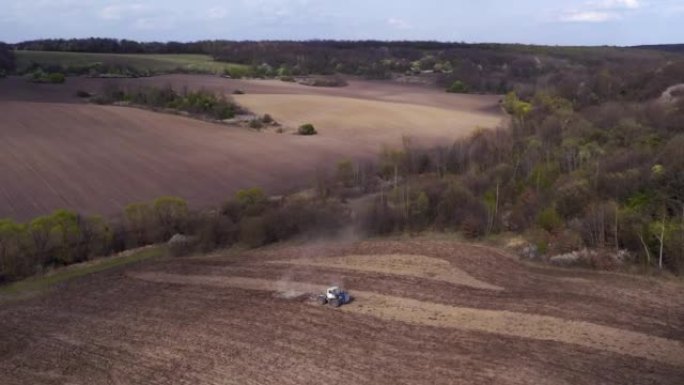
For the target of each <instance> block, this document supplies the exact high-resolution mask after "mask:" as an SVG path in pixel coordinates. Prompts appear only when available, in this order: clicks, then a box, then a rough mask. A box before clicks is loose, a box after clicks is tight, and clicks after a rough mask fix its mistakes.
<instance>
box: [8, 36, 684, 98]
mask: <svg viewBox="0 0 684 385" xmlns="http://www.w3.org/2000/svg"><path fill="white" fill-rule="evenodd" d="M13 48H15V49H22V50H48V51H69V52H106V53H198V54H199V53H201V54H207V55H211V56H213V57H214V58H215V59H216V60H219V61H226V62H231V63H240V64H245V65H249V66H250V70H249V71H248V72H247V73H246V74H241V75H248V76H265V77H272V76H281V77H288V76H298V75H313V74H323V75H329V74H345V75H355V76H362V77H366V78H376V79H386V78H392V77H400V76H414V75H418V76H427V77H431V78H432V79H433V81H435V82H436V83H437V84H439V85H440V86H442V87H444V88H445V89H447V88H451V89H452V90H453V91H455V92H478V93H483V92H484V93H501V94H503V93H506V92H509V91H515V92H517V93H518V94H519V95H521V96H524V97H528V96H531V94H532V93H533V92H534V90H535V89H536V88H537V87H539V86H544V85H548V84H554V85H558V87H557V89H558V91H559V92H565V94H564V95H563V96H564V97H566V98H570V96H571V95H570V92H574V93H576V94H578V93H579V94H581V95H575V96H576V97H581V98H583V99H584V100H583V102H584V103H593V104H598V103H601V102H603V101H605V100H609V99H611V98H613V97H615V96H617V95H619V96H620V97H622V98H623V99H628V100H635V99H637V98H642V100H643V98H644V97H648V96H651V95H652V94H653V93H654V92H655V91H656V90H659V89H661V87H660V82H659V80H658V79H656V84H652V81H651V77H654V76H655V77H658V78H659V79H662V78H670V77H671V76H672V74H662V73H661V72H660V71H661V70H662V69H663V68H666V69H667V70H668V71H672V70H671V69H668V68H669V67H670V65H669V63H670V62H678V63H681V61H682V56H681V55H679V54H677V52H680V50H678V49H670V48H668V47H666V46H662V47H661V46H658V47H638V48H618V47H551V46H533V45H521V44H466V43H442V42H430V41H395V42H386V41H332V40H316V41H228V40H211V41H210V40H205V41H197V42H190V43H179V42H167V43H160V42H149V43H142V42H135V41H131V40H118V39H105V38H89V39H46V40H33V41H26V42H22V43H17V44H15V45H14V46H13ZM675 67H677V68H679V69H677V70H675V71H681V66H675ZM596 74H601V76H600V77H598V78H597V77H595V75H596ZM231 75H232V74H231ZM587 81H593V82H595V83H593V84H587V83H586V82H587ZM456 82H458V83H456ZM454 84H458V86H457V87H454ZM581 84H584V85H585V86H584V88H585V89H584V90H583V91H582V90H580V91H581V92H577V90H565V89H566V88H574V87H577V86H578V85H581ZM570 99H572V98H570Z"/></svg>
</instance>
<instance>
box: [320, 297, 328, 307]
mask: <svg viewBox="0 0 684 385" xmlns="http://www.w3.org/2000/svg"><path fill="white" fill-rule="evenodd" d="M318 303H319V304H321V305H325V304H326V303H328V299H327V298H325V296H324V295H319V296H318Z"/></svg>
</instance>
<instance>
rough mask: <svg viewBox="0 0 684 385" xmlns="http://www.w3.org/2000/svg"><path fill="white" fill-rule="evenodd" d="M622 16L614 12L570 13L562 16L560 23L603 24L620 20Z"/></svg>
mask: <svg viewBox="0 0 684 385" xmlns="http://www.w3.org/2000/svg"><path fill="white" fill-rule="evenodd" d="M619 18H620V15H618V14H616V13H612V12H597V11H587V12H568V13H566V14H564V15H561V17H560V21H563V22H566V23H603V22H606V21H610V20H616V19H619Z"/></svg>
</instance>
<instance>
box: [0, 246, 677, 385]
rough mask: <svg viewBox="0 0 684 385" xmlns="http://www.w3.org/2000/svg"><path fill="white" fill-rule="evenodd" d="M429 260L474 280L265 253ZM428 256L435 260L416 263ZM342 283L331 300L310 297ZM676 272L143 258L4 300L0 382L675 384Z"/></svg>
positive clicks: (449, 253)
mask: <svg viewBox="0 0 684 385" xmlns="http://www.w3.org/2000/svg"><path fill="white" fill-rule="evenodd" d="M388 254H391V255H411V254H418V255H424V256H426V257H429V258H435V259H440V260H444V261H447V262H448V263H449V264H450V265H451V266H453V267H454V268H456V269H459V270H461V271H464V272H466V273H467V274H468V275H470V276H472V277H473V278H474V279H477V280H480V281H482V282H487V283H489V284H492V285H496V286H499V287H502V288H504V290H499V291H494V290H482V289H476V288H471V287H468V286H463V285H457V284H454V283H451V282H445V281H438V280H434V279H426V278H424V277H416V276H413V275H403V274H401V272H402V270H403V269H404V268H402V267H400V268H399V270H398V273H397V274H394V273H379V272H373V271H361V270H352V269H344V270H342V269H339V268H329V267H325V266H292V265H286V264H279V263H270V262H271V261H276V260H278V261H283V260H289V259H299V258H305V259H314V258H315V259H319V258H321V259H322V258H331V259H343V258H344V256H348V255H357V256H360V255H362V256H369V255H388ZM422 261H425V262H426V263H427V264H428V265H430V264H432V263H433V262H434V261H431V260H429V259H427V260H422ZM330 284H341V285H343V286H345V287H346V288H347V289H349V290H350V292H351V293H352V295H354V296H355V301H354V302H352V304H349V305H346V306H343V307H341V308H339V309H333V308H330V307H327V306H319V305H313V304H312V303H311V302H310V301H308V300H307V296H306V295H305V294H306V293H315V292H320V291H322V290H323V289H324V288H325V287H326V286H327V285H330ZM683 294H684V288H683V287H682V285H681V283H678V282H667V281H663V280H655V279H646V278H640V277H633V276H626V275H617V274H606V273H602V274H597V273H593V272H587V271H581V270H558V269H546V268H536V267H529V266H526V265H523V264H520V263H518V262H517V261H516V260H514V259H511V258H510V257H508V256H505V254H503V253H499V252H496V251H494V250H492V249H489V248H484V247H474V246H469V245H463V244H458V243H454V242H446V241H428V240H422V239H416V240H412V241H368V242H355V243H336V242H321V243H317V244H308V245H300V246H275V247H271V248H266V249H262V250H255V251H250V252H240V253H235V252H233V253H227V254H220V253H219V254H216V255H214V256H211V257H202V258H181V259H170V260H162V261H157V262H148V263H144V264H140V265H136V266H129V267H125V268H121V269H117V270H111V271H108V272H103V273H99V274H96V275H93V276H90V277H84V278H81V279H78V280H75V281H72V282H70V283H68V284H66V285H64V286H63V287H60V288H58V289H56V290H54V291H52V292H51V293H49V294H47V295H45V296H43V297H39V298H34V299H30V300H27V301H23V302H14V303H9V304H7V305H3V307H2V308H0V324H1V325H2V328H0V342H2V343H0V378H2V379H3V384H26V383H31V384H62V383H70V384H92V383H97V384H109V383H111V384H114V383H116V384H149V383H153V384H161V383H174V384H176V383H180V384H197V383H203V384H205V383H206V384H285V385H287V384H298V385H299V384H322V383H324V384H351V383H353V384H482V383H492V384H597V383H601V384H625V383H629V384H680V383H681V379H682V378H683V377H684V361H682V357H684V355H683V354H682V353H683V352H684V343H683V342H682V341H683V339H684V295H683Z"/></svg>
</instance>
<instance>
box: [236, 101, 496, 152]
mask: <svg viewBox="0 0 684 385" xmlns="http://www.w3.org/2000/svg"><path fill="white" fill-rule="evenodd" d="M235 99H236V101H237V102H238V103H239V104H240V105H242V106H244V107H246V108H248V109H249V110H251V111H253V112H255V113H258V114H266V113H268V114H270V115H272V116H274V117H275V118H276V119H278V121H280V122H281V123H283V124H284V125H285V126H287V127H290V128H292V129H296V127H299V126H300V125H301V124H304V123H312V124H313V125H314V126H315V127H316V128H317V130H318V132H319V134H320V135H321V137H322V136H333V137H345V138H348V139H350V140H360V141H363V142H370V143H374V144H376V145H380V144H394V143H397V142H400V141H401V139H402V137H412V138H414V139H416V140H419V141H425V142H426V143H432V142H436V141H444V140H454V139H456V138H458V137H461V136H464V135H467V134H470V133H472V132H473V131H474V130H476V129H477V128H494V127H496V126H497V125H498V124H500V123H501V117H500V116H496V115H493V114H488V113H482V112H471V111H466V110H461V109H456V108H454V109H446V108H438V107H430V106H424V105H418V104H408V103H396V102H386V101H377V100H367V99H365V100H364V99H356V98H349V97H341V96H322V95H282V94H252V95H236V96H235Z"/></svg>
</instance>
